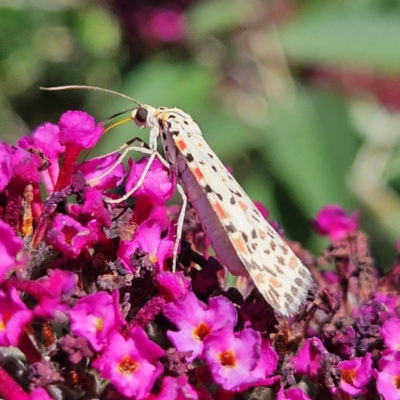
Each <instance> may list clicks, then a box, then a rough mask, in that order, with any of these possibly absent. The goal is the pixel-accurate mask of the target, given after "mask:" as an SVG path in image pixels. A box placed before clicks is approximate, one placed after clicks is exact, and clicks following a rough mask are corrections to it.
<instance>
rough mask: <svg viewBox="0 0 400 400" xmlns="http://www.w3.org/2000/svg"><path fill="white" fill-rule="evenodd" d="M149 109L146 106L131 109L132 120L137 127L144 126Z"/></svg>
mask: <svg viewBox="0 0 400 400" xmlns="http://www.w3.org/2000/svg"><path fill="white" fill-rule="evenodd" d="M148 116H149V110H148V109H147V108H146V107H137V108H135V109H134V110H133V111H132V119H133V122H134V123H135V124H136V125H137V126H138V127H139V128H144V127H145V126H147V117H148Z"/></svg>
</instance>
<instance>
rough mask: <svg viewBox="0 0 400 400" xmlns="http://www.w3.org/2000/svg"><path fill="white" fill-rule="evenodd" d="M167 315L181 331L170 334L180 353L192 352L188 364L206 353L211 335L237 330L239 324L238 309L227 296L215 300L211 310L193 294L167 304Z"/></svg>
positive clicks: (165, 307)
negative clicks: (236, 326)
mask: <svg viewBox="0 0 400 400" xmlns="http://www.w3.org/2000/svg"><path fill="white" fill-rule="evenodd" d="M163 312H164V315H165V316H166V317H167V318H168V319H169V320H170V321H171V322H173V323H174V324H175V325H176V326H177V328H178V329H179V331H178V332H173V331H167V336H168V338H169V339H170V340H171V342H172V343H173V344H174V346H175V347H176V348H177V350H178V351H181V352H186V351H192V354H191V356H190V357H188V358H187V361H193V360H194V359H195V358H196V357H198V356H199V355H201V354H202V352H203V348H204V339H205V338H206V337H207V336H208V335H210V334H211V333H212V332H215V331H216V330H218V329H222V328H227V329H230V330H233V328H234V326H235V325H236V321H237V313H236V310H235V307H234V306H233V304H232V303H231V302H230V301H229V300H227V299H226V298H225V297H222V296H217V297H212V298H211V299H210V300H209V305H208V307H207V306H206V305H205V304H204V303H202V302H201V301H200V300H199V299H198V298H197V297H196V295H195V294H194V293H193V292H189V293H188V294H187V296H186V297H185V298H183V299H179V300H176V301H175V302H173V303H168V304H166V305H165V306H164V310H163Z"/></svg>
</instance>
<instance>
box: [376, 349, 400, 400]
mask: <svg viewBox="0 0 400 400" xmlns="http://www.w3.org/2000/svg"><path fill="white" fill-rule="evenodd" d="M382 355H383V357H382V358H381V359H380V360H379V362H378V367H379V369H380V371H377V370H376V369H375V370H373V371H372V375H373V377H374V378H375V379H376V388H377V390H378V393H379V394H380V395H381V396H382V397H383V398H384V399H399V398H400V352H399V351H394V352H392V351H390V350H385V351H383V352H382Z"/></svg>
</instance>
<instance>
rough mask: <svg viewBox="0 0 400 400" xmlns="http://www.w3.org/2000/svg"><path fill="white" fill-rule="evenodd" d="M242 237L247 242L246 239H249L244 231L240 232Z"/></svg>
mask: <svg viewBox="0 0 400 400" xmlns="http://www.w3.org/2000/svg"><path fill="white" fill-rule="evenodd" d="M242 238H243V240H244V241H245V242H246V243H247V242H248V240H249V238H248V236H247V235H246V234H245V233H244V232H242Z"/></svg>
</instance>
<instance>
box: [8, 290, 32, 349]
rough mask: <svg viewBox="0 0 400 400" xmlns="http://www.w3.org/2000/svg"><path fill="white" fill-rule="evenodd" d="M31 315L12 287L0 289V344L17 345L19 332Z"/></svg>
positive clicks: (29, 320)
mask: <svg viewBox="0 0 400 400" xmlns="http://www.w3.org/2000/svg"><path fill="white" fill-rule="evenodd" d="M33 316H34V315H33V312H32V311H31V310H29V309H28V308H27V307H26V305H25V304H24V303H23V302H22V300H21V299H20V297H19V294H18V292H17V290H16V289H15V288H14V287H12V286H11V285H10V286H9V288H8V289H7V290H0V346H4V347H7V346H17V344H18V340H19V337H20V334H21V332H22V331H23V329H24V328H25V326H26V325H28V324H29V323H30V322H31V321H32V319H33Z"/></svg>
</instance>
